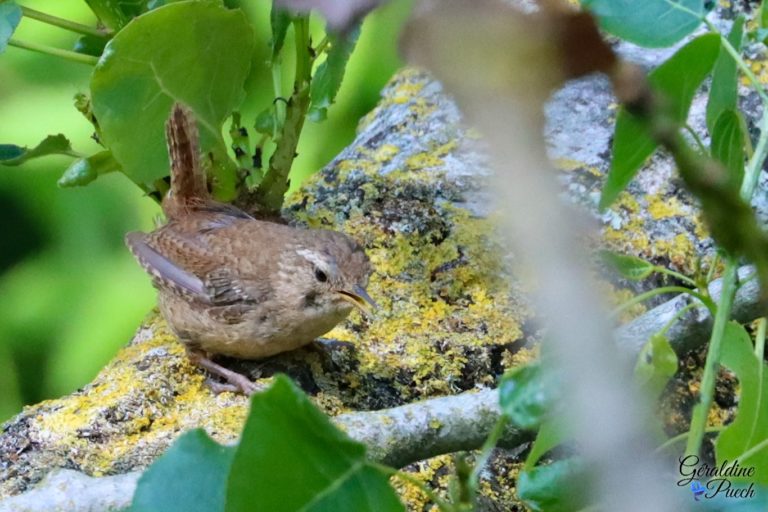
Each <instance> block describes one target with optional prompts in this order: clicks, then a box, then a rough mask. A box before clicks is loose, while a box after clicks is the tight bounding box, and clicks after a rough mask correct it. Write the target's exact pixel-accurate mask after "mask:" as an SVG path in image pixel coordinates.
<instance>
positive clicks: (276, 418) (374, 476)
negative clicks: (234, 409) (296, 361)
mask: <svg viewBox="0 0 768 512" xmlns="http://www.w3.org/2000/svg"><path fill="white" fill-rule="evenodd" d="M226 501H227V505H226V511H227V512H245V511H248V512H250V511H253V510H268V511H270V512H284V511H285V512H288V511H296V510H303V511H324V510H327V511H334V512H336V511H338V512H344V511H350V512H366V511H377V512H388V511H403V510H404V508H403V506H402V504H401V503H400V502H399V500H398V498H397V495H396V494H395V492H394V490H393V489H392V487H390V485H389V482H388V478H387V476H386V475H385V474H384V473H382V472H381V471H380V470H378V469H377V468H376V467H375V466H372V465H371V464H369V463H368V462H367V460H366V458H365V446H364V445H362V444H360V443H358V442H355V441H353V440H351V439H349V438H348V437H347V436H346V435H345V434H344V433H343V432H341V431H340V430H338V429H337V428H336V427H334V426H333V425H332V424H331V422H330V420H329V419H328V418H327V417H326V416H325V415H324V414H323V413H321V412H320V411H319V410H318V409H317V408H315V406H313V405H312V403H311V402H310V401H309V400H308V399H307V397H306V396H305V395H304V394H303V393H302V392H301V391H300V390H298V389H297V388H296V387H295V386H294V385H293V383H292V382H291V381H290V380H289V379H288V378H286V377H284V376H279V377H278V378H276V379H275V383H274V384H273V385H272V387H271V388H270V389H269V390H267V391H266V392H264V393H259V394H256V395H254V396H253V398H252V400H251V412H250V414H249V416H248V421H247V423H246V425H245V430H244V431H243V435H242V438H241V441H240V446H239V448H238V451H237V454H236V455H235V459H234V461H233V463H232V472H231V475H230V478H229V482H228V487H227V499H226Z"/></svg>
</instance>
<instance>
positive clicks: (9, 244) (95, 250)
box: [0, 0, 411, 420]
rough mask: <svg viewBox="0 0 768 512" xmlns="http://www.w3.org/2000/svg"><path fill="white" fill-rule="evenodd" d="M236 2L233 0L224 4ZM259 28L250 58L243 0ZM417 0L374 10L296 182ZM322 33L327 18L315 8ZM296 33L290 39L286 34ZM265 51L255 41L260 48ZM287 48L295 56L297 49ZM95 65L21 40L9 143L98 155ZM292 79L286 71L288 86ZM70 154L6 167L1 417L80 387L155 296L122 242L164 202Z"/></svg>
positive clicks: (309, 137)
mask: <svg viewBox="0 0 768 512" xmlns="http://www.w3.org/2000/svg"><path fill="white" fill-rule="evenodd" d="M20 3H21V4H22V5H24V6H27V7H31V8H34V9H37V10H40V11H44V12H46V13H50V14H53V15H56V16H60V17H63V18H66V19H69V20H72V21H77V22H80V23H84V24H87V25H93V24H94V23H95V18H94V16H93V14H92V13H91V12H90V10H89V9H88V7H87V6H86V4H85V2H83V1H81V0H38V1H35V0H27V1H24V0H22V1H21V2H20ZM227 3H228V5H230V6H231V5H233V4H237V3H238V2H227ZM239 4H241V7H242V8H243V9H244V11H245V12H246V15H247V16H248V18H249V19H250V21H251V22H252V23H253V25H254V27H255V28H256V47H257V51H256V55H255V56H254V59H262V60H267V59H269V58H270V53H271V52H270V46H269V37H270V29H269V27H270V13H269V10H270V3H269V2H256V1H251V0H242V1H241V2H239ZM410 4H411V2H410V0H394V1H392V2H390V3H389V4H386V5H385V6H384V7H382V8H380V9H378V10H377V11H375V12H374V13H372V14H371V15H370V16H368V17H367V18H366V21H365V23H364V25H363V28H362V31H361V35H360V39H359V41H358V43H357V46H356V49H355V51H354V53H353V55H352V57H351V60H350V62H349V66H348V67H347V71H346V76H345V79H344V82H343V84H342V87H341V90H340V91H339V93H338V96H337V97H336V105H335V106H334V108H332V109H329V110H328V119H327V120H326V121H325V122H323V123H322V124H315V123H307V125H306V126H305V128H304V131H303V133H302V138H301V142H300V144H299V148H298V153H299V156H298V158H297V159H296V161H295V163H294V167H293V171H292V185H293V186H294V187H296V186H297V185H298V184H299V183H300V182H301V181H302V180H303V179H304V178H305V177H307V176H308V175H310V174H311V173H312V172H314V171H316V170H317V169H319V168H321V167H322V166H323V165H324V164H325V163H327V162H328V161H329V160H330V159H332V158H333V157H334V156H335V155H336V154H337V153H338V152H339V151H340V150H341V149H342V148H344V147H345V146H346V145H347V144H349V142H351V140H352V138H353V136H354V131H355V128H356V125H357V121H358V120H359V119H360V117H362V116H363V115H364V114H365V113H366V112H368V111H369V110H370V109H371V108H372V107H373V106H374V105H375V103H376V101H377V99H378V94H379V91H380V90H381V88H382V87H383V85H384V84H385V82H386V81H387V80H388V79H389V77H390V76H391V75H392V74H393V73H394V71H395V70H396V69H397V68H398V67H399V66H400V65H401V62H400V60H399V58H398V56H397V35H398V33H399V30H400V27H401V26H402V24H403V23H404V21H405V19H406V18H407V16H408V12H409V10H410ZM311 29H312V30H313V31H316V32H319V31H321V30H322V20H320V19H319V18H318V19H313V22H312V27H311ZM16 36H18V37H19V38H20V39H26V40H33V41H36V42H39V43H43V44H48V45H52V46H57V47H60V48H72V47H74V45H75V44H79V43H77V41H78V39H79V36H78V35H77V34H73V33H70V32H67V31H65V30H61V29H57V28H55V27H51V26H49V25H46V24H43V23H40V22H37V21H34V20H30V19H28V18H24V19H22V21H21V23H20V25H19V28H18V30H17V32H16ZM285 44H286V47H289V46H290V45H292V44H293V42H292V38H288V39H287V40H286V42H285ZM259 49H260V50H259ZM287 50H288V51H286V52H285V54H286V58H290V55H292V54H293V52H292V51H290V48H287ZM91 71H92V68H90V67H89V66H87V65H83V64H78V63H72V62H67V61H64V60H61V59H57V58H55V57H51V56H47V55H41V54H37V53H33V52H29V51H26V50H21V49H18V48H8V49H7V51H6V52H5V53H4V54H3V56H2V58H0V76H2V77H3V79H2V81H0V119H2V120H3V121H4V122H3V123H0V143H13V144H18V145H20V146H28V147H34V146H35V145H37V144H38V143H39V142H40V141H41V140H43V139H44V138H45V137H46V136H47V135H49V134H51V133H59V132H61V133H63V134H65V135H66V136H67V137H68V138H69V140H70V141H71V143H72V146H73V148H75V149H76V150H77V151H79V152H82V153H85V154H93V153H95V152H97V151H98V150H99V149H100V148H99V146H98V145H97V144H96V143H95V142H93V141H92V140H91V139H90V136H91V134H92V132H93V127H92V126H91V125H90V123H89V122H88V121H87V120H86V119H85V118H83V116H82V115H81V114H80V113H79V112H78V111H77V110H76V109H75V108H74V106H73V98H74V96H75V95H76V94H77V93H82V92H85V91H87V88H88V80H89V75H90V73H91ZM291 79H292V77H290V76H283V81H284V84H283V85H284V89H285V90H290V86H291ZM271 80H272V77H271V76H257V75H255V74H252V75H251V76H250V78H249V80H248V83H247V84H246V89H247V90H248V91H249V92H250V94H249V97H248V100H247V102H246V104H244V105H243V106H242V107H241V109H240V111H241V112H242V114H243V117H246V116H247V118H249V119H253V118H254V117H255V115H256V114H257V113H258V109H259V106H262V105H263V104H264V103H265V102H269V101H271V97H272V94H273V90H272V82H271ZM72 162H73V159H72V158H71V157H69V156H59V155H55V156H48V157H44V158H39V159H35V160H31V161H29V162H26V163H24V164H23V165H20V166H18V167H2V168H0V230H1V232H2V233H3V234H4V236H3V240H2V242H0V368H2V371H0V376H1V377H0V389H1V390H2V393H0V420H2V419H6V418H8V417H9V416H10V415H12V414H14V413H16V412H17V411H18V410H19V409H20V407H21V406H22V405H23V404H24V403H32V402H37V401H40V400H42V399H45V398H50V397H54V396H58V395H61V394H64V393H68V392H71V391H73V390H75V389H77V388H78V387H80V386H83V385H84V384H86V383H87V382H88V381H90V380H91V379H92V378H93V376H94V375H95V374H96V373H97V372H98V371H99V369H100V368H101V367H102V366H103V365H104V364H105V363H106V362H107V361H108V360H109V359H110V358H111V357H112V356H113V355H114V353H115V352H116V351H117V350H118V349H119V348H120V347H121V346H122V345H124V344H125V343H126V342H127V341H128V340H129V339H130V337H131V335H132V333H133V332H134V331H135V329H136V328H137V326H138V325H139V324H140V322H141V320H142V318H143V317H144V315H145V314H146V313H147V312H148V311H149V309H150V308H151V307H152V306H153V305H154V301H155V294H154V291H153V289H152V287H151V285H150V282H149V279H147V278H146V275H145V274H144V273H143V271H142V270H141V269H140V268H139V266H138V265H136V264H135V262H134V261H133V260H132V258H131V257H130V255H129V253H128V251H127V250H126V249H125V248H124V246H123V241H122V238H123V234H124V233H125V232H126V231H129V230H136V229H144V230H148V229H151V228H152V226H153V222H154V221H153V218H154V217H155V216H157V215H158V214H159V208H158V207H157V205H156V204H155V203H154V202H153V201H152V200H150V199H149V198H147V197H144V196H143V194H142V192H141V191H140V190H139V189H138V188H137V187H136V186H134V185H133V184H132V183H131V182H130V181H129V180H128V179H127V178H126V177H125V176H124V175H123V174H121V173H111V174H108V175H105V176H102V177H100V178H99V179H98V180H97V181H95V182H94V183H91V184H90V185H89V186H88V187H86V188H67V189H61V188H59V187H57V185H56V182H57V180H58V179H59V178H60V177H61V175H62V174H63V171H64V169H66V168H67V167H68V166H69V165H70V164H71V163H72Z"/></svg>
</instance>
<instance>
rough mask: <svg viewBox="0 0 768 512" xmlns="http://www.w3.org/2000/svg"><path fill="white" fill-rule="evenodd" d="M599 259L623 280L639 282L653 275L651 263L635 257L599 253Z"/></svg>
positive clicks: (605, 252) (613, 253)
mask: <svg viewBox="0 0 768 512" xmlns="http://www.w3.org/2000/svg"><path fill="white" fill-rule="evenodd" d="M600 258H601V259H602V260H603V261H604V262H605V263H607V264H608V265H610V266H611V267H613V268H614V269H616V271H617V272H619V274H621V276H622V277H623V278H625V279H630V280H632V281H640V280H642V279H645V278H646V277H648V276H649V275H651V274H652V273H653V271H654V270H655V268H656V267H655V266H654V265H653V263H650V262H648V261H645V260H644V259H642V258H638V257H637V256H628V255H626V254H619V253H617V252H613V251H600Z"/></svg>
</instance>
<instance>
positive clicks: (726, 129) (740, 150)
mask: <svg viewBox="0 0 768 512" xmlns="http://www.w3.org/2000/svg"><path fill="white" fill-rule="evenodd" d="M743 126H744V123H743V121H742V118H741V117H740V116H739V114H738V112H736V111H734V110H724V111H722V112H721V113H720V116H719V117H718V118H717V121H716V122H715V125H714V127H713V129H712V142H711V143H710V146H711V152H712V158H714V159H716V160H719V161H720V162H721V163H722V164H723V165H724V166H725V168H726V169H728V178H729V181H730V183H731V185H732V186H733V187H734V189H736V190H738V189H739V187H741V182H742V180H743V179H744V142H745V140H746V138H745V133H744V130H743Z"/></svg>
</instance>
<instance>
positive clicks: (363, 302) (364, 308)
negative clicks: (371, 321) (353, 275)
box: [336, 285, 379, 318]
mask: <svg viewBox="0 0 768 512" xmlns="http://www.w3.org/2000/svg"><path fill="white" fill-rule="evenodd" d="M336 292H337V293H338V294H339V296H340V297H341V298H342V299H344V300H345V301H347V302H349V303H350V304H352V305H353V306H355V307H356V308H357V309H359V310H360V311H361V312H362V313H363V314H364V315H365V316H367V317H369V318H371V317H373V311H374V310H376V309H379V306H378V304H376V301H374V300H373V299H372V298H371V296H370V295H368V292H366V291H365V290H364V289H363V287H362V286H358V285H355V286H353V287H352V291H348V290H336Z"/></svg>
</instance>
